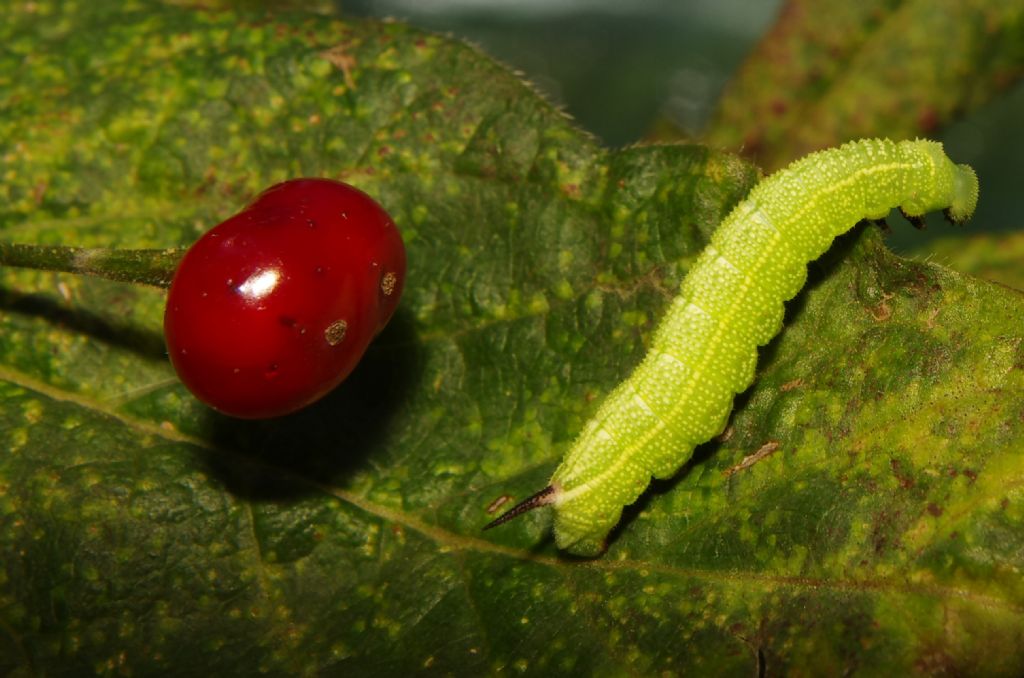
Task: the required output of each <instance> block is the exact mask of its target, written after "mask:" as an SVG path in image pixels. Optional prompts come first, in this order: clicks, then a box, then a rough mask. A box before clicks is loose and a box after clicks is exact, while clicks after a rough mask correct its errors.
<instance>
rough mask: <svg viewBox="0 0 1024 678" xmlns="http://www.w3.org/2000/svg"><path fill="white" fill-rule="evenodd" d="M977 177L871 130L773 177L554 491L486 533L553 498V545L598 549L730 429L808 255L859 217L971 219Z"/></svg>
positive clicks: (727, 227)
mask: <svg viewBox="0 0 1024 678" xmlns="http://www.w3.org/2000/svg"><path fill="white" fill-rule="evenodd" d="M977 200H978V179H977V177H976V175H975V174H974V171H973V170H972V169H971V168H970V167H968V166H967V165H956V164H954V163H953V162H952V161H951V160H950V159H949V158H948V157H947V156H946V154H945V152H944V151H943V148H942V144H940V143H938V142H934V141H928V140H917V141H901V142H898V143H897V142H893V141H890V140H888V139H863V140H860V141H853V142H850V143H847V144H845V145H843V146H842V147H840V148H833V149H828V150H824V151H819V152H817V153H812V154H811V155H808V156H807V157H805V158H802V159H800V160H797V161H796V162H794V163H793V164H791V165H790V166H789V167H787V168H785V169H783V170H780V171H779V172H777V173H775V174H773V175H771V176H769V177H766V178H765V179H763V180H762V181H761V182H760V183H758V184H757V185H756V186H755V187H754V188H753V190H751V192H750V194H749V195H748V196H747V197H746V199H744V200H743V201H741V202H740V203H739V204H738V205H737V206H736V207H735V208H734V209H733V210H732V212H730V214H729V215H728V216H727V217H726V218H725V219H724V220H723V221H722V223H721V224H720V225H719V227H718V229H717V230H716V231H715V233H714V235H713V236H712V238H711V242H710V244H708V246H707V248H706V249H705V250H704V251H703V252H702V253H701V254H700V256H699V257H698V258H697V261H696V262H695V263H694V264H693V267H692V268H691V269H690V271H689V273H688V274H687V275H686V277H685V279H684V280H683V282H682V284H681V289H680V291H679V294H678V296H676V297H675V299H674V300H673V301H672V303H671V305H670V307H669V309H668V312H667V314H666V315H665V317H664V319H662V321H661V323H660V325H659V326H658V328H657V330H656V332H655V334H654V337H653V339H652V341H651V346H650V349H649V351H648V352H647V355H646V356H645V357H644V359H643V361H642V362H641V364H640V365H639V366H638V367H637V368H636V370H635V371H634V372H633V374H632V375H631V376H630V377H629V378H628V379H626V380H625V381H624V382H622V383H621V384H619V385H618V386H617V387H616V388H615V389H614V390H613V391H612V392H611V394H609V395H608V397H607V399H605V401H604V402H603V403H602V404H601V406H600V407H599V408H598V410H597V413H596V414H595V415H594V417H593V418H592V419H591V420H590V421H589V422H587V424H586V425H585V426H584V427H583V430H582V432H581V433H580V434H579V437H578V438H577V439H576V441H575V443H574V444H573V445H572V447H571V448H570V449H569V451H568V452H567V453H566V455H565V459H564V460H563V461H562V463H561V465H560V466H559V467H558V468H557V469H556V470H555V472H554V475H552V476H551V480H550V482H549V484H548V486H547V487H545V488H544V489H543V490H541V491H540V492H538V493H537V494H535V495H533V496H532V497H529V498H527V499H526V500H525V501H523V502H521V503H520V504H518V505H517V506H515V507H513V508H512V509H510V510H509V511H508V512H506V513H505V514H504V515H502V516H501V517H499V518H498V519H497V520H494V521H492V522H491V523H490V524H488V525H487V526H486V527H485V528H484V529H488V528H491V527H495V526H497V525H500V524H502V523H504V522H506V521H508V520H510V519H511V518H514V517H516V516H518V515H521V514H522V513H525V512H526V511H529V510H531V509H534V508H537V507H540V506H552V507H553V508H554V511H555V518H554V532H555V543H556V544H557V546H558V547H559V548H560V549H564V550H566V551H569V552H570V553H573V554H576V555H582V556H595V555H599V554H600V553H601V552H602V551H603V550H604V548H605V539H606V537H607V535H608V533H609V532H610V531H611V529H612V528H613V527H615V525H616V523H618V522H619V518H620V517H621V515H622V509H623V507H624V506H626V505H628V504H631V503H633V502H634V501H636V500H637V498H638V497H639V496H640V494H641V493H642V492H643V491H644V490H645V489H646V488H647V486H648V484H649V483H650V481H651V478H652V477H654V478H668V477H671V476H672V475H674V474H675V473H676V472H677V471H678V470H679V468H680V466H682V464H683V463H684V462H685V461H686V460H687V459H688V458H689V457H690V455H691V453H692V452H693V449H694V447H695V446H697V445H699V444H701V443H703V442H706V441H707V440H710V439H711V438H713V437H714V436H716V435H718V434H720V433H721V432H722V431H723V430H724V429H725V425H726V422H727V420H728V417H729V412H730V411H731V409H732V402H733V398H734V396H735V395H736V394H737V393H741V392H742V391H744V390H746V389H747V387H749V386H750V384H751V382H753V380H754V368H755V365H756V362H757V347H758V346H761V345H763V344H766V343H767V342H768V341H769V340H770V339H771V338H772V337H774V336H775V335H776V334H777V333H778V332H779V330H780V329H781V328H782V318H783V312H784V307H783V304H784V302H785V301H786V300H788V299H791V298H792V297H793V296H795V295H796V294H797V292H799V291H800V289H801V288H802V287H803V285H804V282H805V281H806V278H807V264H808V262H810V261H813V260H814V259H817V258H818V257H819V256H821V255H822V254H823V253H824V252H825V250H827V249H828V248H829V246H830V244H831V243H832V240H833V239H834V238H835V237H836V236H838V235H840V234H842V233H844V232H846V231H847V230H849V229H850V228H852V227H853V226H854V225H855V224H856V223H857V222H858V221H860V220H862V219H876V220H877V219H882V218H884V217H885V216H886V215H887V214H888V213H889V211H890V210H891V209H892V208H894V207H900V208H901V210H902V211H903V213H904V214H905V215H906V216H907V217H908V218H909V219H910V220H911V221H915V222H916V221H920V217H921V216H922V215H924V214H925V213H927V212H930V211H933V210H938V209H943V210H944V211H945V214H946V217H947V218H948V219H949V220H950V221H952V222H954V223H962V222H964V221H966V220H967V219H968V218H970V216H971V214H972V213H973V212H974V208H975V205H976V204H977Z"/></svg>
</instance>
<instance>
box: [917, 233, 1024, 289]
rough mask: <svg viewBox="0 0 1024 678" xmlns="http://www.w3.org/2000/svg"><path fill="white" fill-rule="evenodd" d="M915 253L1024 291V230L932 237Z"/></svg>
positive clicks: (923, 257)
mask: <svg viewBox="0 0 1024 678" xmlns="http://www.w3.org/2000/svg"><path fill="white" fill-rule="evenodd" d="M915 255H916V256H918V257H920V258H922V259H929V260H931V261H935V262H937V263H940V264H942V265H943V266H947V267H949V268H953V269H956V270H958V271H964V272H965V273H970V274H971V275H975V276H978V277H979V278H984V279H985V280H991V281H992V282H997V283H999V284H1001V285H1006V286H1008V287H1013V288H1015V289H1018V290H1024V233H1020V232H1016V233H1009V234H1000V233H984V234H980V235H972V236H970V237H967V238H964V237H959V238H954V237H944V238H939V239H937V240H933V241H932V242H931V243H929V245H928V247H927V248H920V249H918V250H917V251H916V252H915Z"/></svg>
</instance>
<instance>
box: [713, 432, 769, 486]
mask: <svg viewBox="0 0 1024 678" xmlns="http://www.w3.org/2000/svg"><path fill="white" fill-rule="evenodd" d="M779 447H780V445H779V443H778V441H775V440H771V441H769V442H767V443H765V444H764V445H762V446H761V447H760V448H758V450H757V452H754V453H753V454H749V455H747V456H746V457H743V460H742V461H740V463H738V464H736V465H734V466H730V467H729V468H727V469H725V470H724V471H722V475H724V476H725V477H726V478H728V477H729V476H731V475H733V474H734V473H738V472H739V471H743V470H746V469H748V468H750V467H751V466H753V465H754V464H756V463H757V462H759V461H761V460H762V459H764V458H765V457H767V456H769V455H771V454H773V453H774V452H775V451H776V450H778V449H779Z"/></svg>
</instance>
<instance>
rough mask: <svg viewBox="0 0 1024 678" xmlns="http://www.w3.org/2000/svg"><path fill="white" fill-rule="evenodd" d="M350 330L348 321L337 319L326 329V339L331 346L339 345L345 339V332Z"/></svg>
mask: <svg viewBox="0 0 1024 678" xmlns="http://www.w3.org/2000/svg"><path fill="white" fill-rule="evenodd" d="M347 330H348V323H347V322H345V321H344V320H335V321H334V322H333V323H331V324H330V325H328V326H327V329H326V330H324V339H326V340H327V343H328V344H330V345H331V346H337V345H338V344H340V343H341V342H342V340H344V339H345V332H346V331H347Z"/></svg>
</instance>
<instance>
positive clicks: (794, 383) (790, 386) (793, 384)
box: [779, 378, 804, 393]
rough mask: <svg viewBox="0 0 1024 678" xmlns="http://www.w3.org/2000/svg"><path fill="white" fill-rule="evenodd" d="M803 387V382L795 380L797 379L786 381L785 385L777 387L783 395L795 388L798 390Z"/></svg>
mask: <svg viewBox="0 0 1024 678" xmlns="http://www.w3.org/2000/svg"><path fill="white" fill-rule="evenodd" d="M803 385H804V380H803V379H799V378H797V379H794V380H793V381H787V382H786V383H785V384H783V385H782V386H780V387H779V390H780V391H782V392H783V393H785V392H787V391H792V390H793V389H795V388H800V387H801V386H803Z"/></svg>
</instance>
